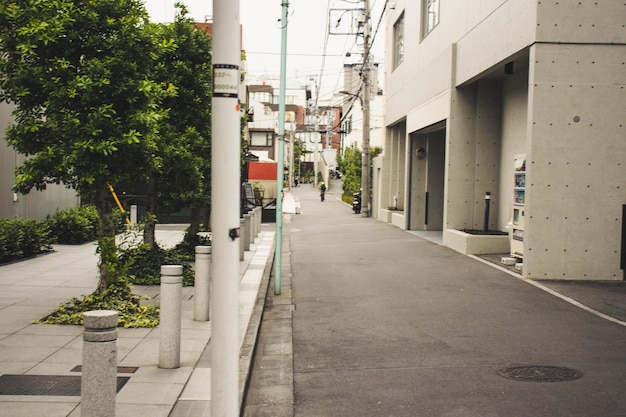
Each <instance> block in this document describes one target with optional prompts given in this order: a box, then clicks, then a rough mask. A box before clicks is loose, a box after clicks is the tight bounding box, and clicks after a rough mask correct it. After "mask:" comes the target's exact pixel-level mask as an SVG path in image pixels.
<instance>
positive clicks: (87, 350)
mask: <svg viewBox="0 0 626 417" xmlns="http://www.w3.org/2000/svg"><path fill="white" fill-rule="evenodd" d="M117 316H118V313H117V311H111V310H96V311H87V312H85V313H83V326H84V328H85V330H84V332H83V367H82V373H83V374H82V377H81V382H80V396H81V401H80V415H81V416H83V417H114V416H115V395H116V394H117Z"/></svg>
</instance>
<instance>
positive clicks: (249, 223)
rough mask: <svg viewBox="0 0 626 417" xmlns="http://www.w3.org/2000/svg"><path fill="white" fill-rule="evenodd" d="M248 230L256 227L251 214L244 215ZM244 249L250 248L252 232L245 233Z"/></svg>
mask: <svg viewBox="0 0 626 417" xmlns="http://www.w3.org/2000/svg"><path fill="white" fill-rule="evenodd" d="M243 221H244V225H245V228H246V230H251V229H254V219H253V218H252V216H251V215H250V214H244V215H243ZM242 237H243V249H244V250H250V233H243V236H242Z"/></svg>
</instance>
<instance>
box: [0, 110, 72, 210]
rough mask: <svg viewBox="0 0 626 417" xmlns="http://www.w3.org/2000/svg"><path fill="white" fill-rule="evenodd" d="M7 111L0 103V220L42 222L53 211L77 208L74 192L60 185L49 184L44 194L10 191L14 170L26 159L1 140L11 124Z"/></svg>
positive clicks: (9, 111) (13, 180) (11, 118)
mask: <svg viewBox="0 0 626 417" xmlns="http://www.w3.org/2000/svg"><path fill="white" fill-rule="evenodd" d="M11 109H12V106H11V105H10V104H7V103H0V218H2V219H34V220H42V219H45V218H46V216H48V215H52V214H54V212H55V211H56V210H57V209H59V210H61V209H65V208H68V207H75V206H77V205H78V203H79V199H78V197H77V195H76V192H75V191H74V190H71V189H67V188H65V187H64V186H63V185H57V184H50V185H48V187H47V188H46V190H44V191H36V190H34V189H33V190H32V191H31V192H30V193H28V194H27V195H22V194H18V193H14V192H13V191H12V190H11V187H13V184H14V183H15V168H16V167H17V166H18V165H20V164H21V163H22V162H23V161H24V160H25V159H26V157H25V156H23V155H21V154H18V153H17V152H15V151H14V150H13V148H11V147H9V146H8V144H7V143H6V141H5V140H4V132H5V131H6V129H7V128H8V127H9V125H10V124H11V123H12V122H13V117H12V116H11V111H12V110H11Z"/></svg>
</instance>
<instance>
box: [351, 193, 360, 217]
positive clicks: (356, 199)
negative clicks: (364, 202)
mask: <svg viewBox="0 0 626 417" xmlns="http://www.w3.org/2000/svg"><path fill="white" fill-rule="evenodd" d="M352 210H353V211H354V213H355V214H360V213H361V193H354V195H353V197H352Z"/></svg>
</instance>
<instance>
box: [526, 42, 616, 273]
mask: <svg viewBox="0 0 626 417" xmlns="http://www.w3.org/2000/svg"><path fill="white" fill-rule="evenodd" d="M625 60H626V46H625V45H584V44H580V45H561V44H537V45H535V46H534V47H533V48H531V62H533V63H534V66H533V67H532V70H531V72H530V80H529V85H530V90H529V105H528V108H529V109H530V112H529V120H528V125H529V131H528V136H527V145H526V147H527V150H528V161H527V167H528V168H527V179H526V181H527V184H526V186H527V191H526V213H527V217H526V236H525V253H524V258H525V263H526V267H525V269H524V275H525V276H527V277H529V278H563V279H622V277H623V274H622V272H621V271H620V269H619V259H620V258H619V256H620V230H621V224H622V221H624V219H622V218H621V209H622V204H624V201H625V187H624V185H625V184H624V179H625V178H626V139H625V138H626V112H624V109H626V94H625V92H624V91H625V90H624V85H626V70H625V69H624V61H625Z"/></svg>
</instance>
